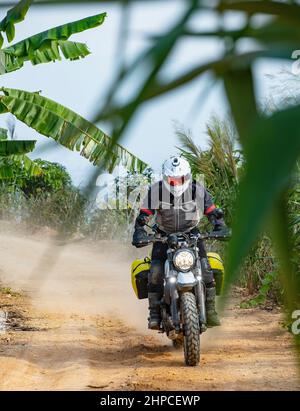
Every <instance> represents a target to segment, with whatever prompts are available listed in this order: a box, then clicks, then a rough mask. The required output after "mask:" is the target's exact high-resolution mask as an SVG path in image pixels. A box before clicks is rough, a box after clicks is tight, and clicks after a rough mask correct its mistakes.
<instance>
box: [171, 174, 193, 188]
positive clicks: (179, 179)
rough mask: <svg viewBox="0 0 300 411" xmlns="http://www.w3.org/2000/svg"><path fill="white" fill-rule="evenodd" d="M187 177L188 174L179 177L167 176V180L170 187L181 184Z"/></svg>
mask: <svg viewBox="0 0 300 411" xmlns="http://www.w3.org/2000/svg"><path fill="white" fill-rule="evenodd" d="M188 179H189V175H186V176H180V177H169V176H168V177H167V182H168V184H170V186H171V187H175V186H182V185H183V184H184V183H185V182H186V181H187V180H188Z"/></svg>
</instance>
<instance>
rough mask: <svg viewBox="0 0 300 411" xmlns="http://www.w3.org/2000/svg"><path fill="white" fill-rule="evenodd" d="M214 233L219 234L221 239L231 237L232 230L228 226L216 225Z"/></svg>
mask: <svg viewBox="0 0 300 411" xmlns="http://www.w3.org/2000/svg"><path fill="white" fill-rule="evenodd" d="M213 233H215V234H217V235H218V236H220V237H227V238H229V237H231V230H230V228H228V227H227V226H226V225H215V226H214V229H213Z"/></svg>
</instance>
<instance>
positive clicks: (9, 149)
mask: <svg viewBox="0 0 300 411" xmlns="http://www.w3.org/2000/svg"><path fill="white" fill-rule="evenodd" d="M8 131H9V130H7V129H5V128H0V180H3V179H10V180H11V179H13V178H14V172H13V167H12V164H18V165H19V166H21V167H22V168H24V169H25V170H26V171H27V173H29V175H30V176H32V177H34V176H39V175H41V174H42V172H43V171H42V169H41V168H40V167H39V166H38V165H37V164H35V163H34V161H32V160H31V159H30V158H29V157H28V156H27V154H28V153H29V152H31V151H32V150H33V149H34V148H35V144H36V140H13V139H10V140H9V139H8ZM10 137H11V138H13V135H10Z"/></svg>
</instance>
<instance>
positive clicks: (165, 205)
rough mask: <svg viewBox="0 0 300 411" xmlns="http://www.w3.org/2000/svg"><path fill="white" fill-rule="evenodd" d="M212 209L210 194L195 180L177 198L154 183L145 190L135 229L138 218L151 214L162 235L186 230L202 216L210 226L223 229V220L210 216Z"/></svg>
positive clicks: (212, 212)
mask: <svg viewBox="0 0 300 411" xmlns="http://www.w3.org/2000/svg"><path fill="white" fill-rule="evenodd" d="M216 209H217V208H216V206H215V204H214V202H213V200H212V198H211V195H210V194H209V193H208V191H207V190H205V188H204V187H203V186H202V185H201V184H200V183H198V182H196V181H191V183H190V185H189V187H188V189H187V190H186V191H185V192H184V193H183V194H182V196H180V197H175V196H173V195H172V193H170V191H169V190H168V188H167V187H166V186H165V184H164V182H163V181H158V182H156V183H154V184H152V185H151V186H150V187H149V190H148V193H147V195H146V197H145V199H144V200H143V202H142V207H141V209H140V214H139V216H138V217H137V220H136V225H135V226H136V227H138V226H140V224H139V221H140V220H141V218H140V217H141V216H151V215H155V218H156V223H157V225H158V228H159V229H160V230H161V231H163V232H165V233H166V234H170V233H175V232H179V231H181V232H188V231H190V230H191V229H193V228H195V227H196V226H197V225H198V224H199V222H200V219H201V218H202V216H203V215H206V216H207V217H208V219H209V221H210V222H211V223H212V224H213V225H215V226H216V225H219V226H223V225H225V223H224V220H223V219H222V218H220V219H216V218H215V217H214V214H215V210H216Z"/></svg>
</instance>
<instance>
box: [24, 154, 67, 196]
mask: <svg viewBox="0 0 300 411" xmlns="http://www.w3.org/2000/svg"><path fill="white" fill-rule="evenodd" d="M34 164H36V165H37V166H38V167H39V168H40V169H41V170H42V172H41V174H40V175H38V176H35V177H33V176H32V175H31V174H30V173H28V172H27V171H26V170H20V177H19V182H20V186H19V187H20V189H22V191H23V192H24V194H25V195H26V196H27V197H29V196H35V197H36V196H37V195H38V194H39V193H43V194H44V195H45V196H46V195H49V194H52V193H55V192H57V191H60V190H64V189H70V188H71V185H72V182H71V177H70V175H69V173H68V172H67V171H66V169H65V167H63V166H62V165H61V164H58V163H51V162H50V161H45V160H40V159H38V160H34Z"/></svg>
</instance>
